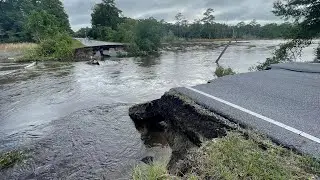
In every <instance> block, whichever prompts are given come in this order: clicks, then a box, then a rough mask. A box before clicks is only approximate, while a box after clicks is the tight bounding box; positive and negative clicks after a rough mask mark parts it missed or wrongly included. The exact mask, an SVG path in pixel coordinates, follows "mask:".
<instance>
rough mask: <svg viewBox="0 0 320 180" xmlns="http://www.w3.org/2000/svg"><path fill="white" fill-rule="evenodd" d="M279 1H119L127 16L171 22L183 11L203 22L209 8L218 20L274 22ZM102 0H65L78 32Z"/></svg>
mask: <svg viewBox="0 0 320 180" xmlns="http://www.w3.org/2000/svg"><path fill="white" fill-rule="evenodd" d="M274 1H275V0H196V1H195V0H116V4H117V6H118V7H119V9H121V10H122V11H123V15H124V16H128V17H132V18H147V17H151V16H153V17H155V18H157V19H159V20H160V19H164V20H166V21H168V22H172V21H174V16H175V15H176V14H177V13H178V12H181V13H182V14H183V15H184V16H185V17H186V18H187V19H188V20H189V21H192V20H194V19H199V18H201V17H202V14H203V12H204V11H205V10H206V9H207V8H209V7H210V8H213V9H214V10H215V16H216V20H217V21H219V22H226V23H234V22H237V21H246V22H248V21H251V20H252V19H256V20H257V21H258V22H262V23H265V22H274V21H279V18H278V17H276V16H274V15H273V14H272V12H271V10H272V4H273V2H274ZM98 2H100V0H63V3H64V6H65V9H66V11H67V13H68V14H69V18H70V22H71V26H72V28H73V29H74V30H77V29H79V28H81V27H86V26H90V19H91V17H90V14H91V12H92V8H93V6H94V4H96V3H98Z"/></svg>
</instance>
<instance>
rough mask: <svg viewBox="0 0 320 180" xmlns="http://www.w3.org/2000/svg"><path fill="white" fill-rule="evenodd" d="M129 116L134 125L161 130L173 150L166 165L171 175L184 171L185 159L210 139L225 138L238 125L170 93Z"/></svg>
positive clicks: (174, 92) (141, 105)
mask: <svg viewBox="0 0 320 180" xmlns="http://www.w3.org/2000/svg"><path fill="white" fill-rule="evenodd" d="M129 115H130V117H131V119H132V120H133V121H134V122H135V124H136V125H137V126H143V125H146V126H147V127H157V128H161V129H162V130H163V131H164V132H165V135H166V138H167V140H168V143H169V145H170V147H171V148H172V156H171V160H170V162H169V164H168V169H169V171H170V173H172V174H177V173H181V172H183V171H185V170H186V168H187V167H185V166H186V164H187V163H186V162H184V159H185V157H186V155H187V154H188V152H190V151H192V150H195V149H197V148H199V147H200V146H201V144H202V143H203V142H205V141H207V140H209V139H213V138H219V137H224V136H226V134H227V131H229V130H232V129H236V128H238V126H237V125H236V124H234V123H232V122H230V121H228V120H227V119H225V118H223V117H221V116H219V115H217V114H215V113H213V112H211V111H209V110H206V109H205V108H203V107H202V106H200V105H198V104H196V103H195V102H194V101H192V100H191V99H189V98H188V97H186V96H184V95H181V94H179V93H178V92H176V91H174V90H171V91H169V92H167V93H166V94H165V95H163V96H162V97H161V98H160V99H158V100H155V101H152V102H148V103H145V104H140V105H136V106H133V107H131V108H130V110H129Z"/></svg>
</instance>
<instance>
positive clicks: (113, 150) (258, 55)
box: [0, 41, 316, 179]
mask: <svg viewBox="0 0 320 180" xmlns="http://www.w3.org/2000/svg"><path fill="white" fill-rule="evenodd" d="M279 42H280V41H253V42H251V43H248V44H247V43H244V44H239V45H237V46H231V47H230V48H229V49H228V51H227V52H226V54H225V55H224V56H223V58H222V59H221V61H220V62H221V63H220V64H221V65H223V66H230V67H232V68H233V69H235V70H236V71H237V72H239V73H243V72H247V71H248V68H249V67H250V66H252V65H254V64H256V63H257V62H262V61H264V60H265V58H266V57H269V56H271V53H272V50H273V48H274V47H275V46H276V45H277V44H278V43H279ZM315 46H316V45H313V46H312V47H310V48H308V49H306V50H305V52H304V56H303V60H305V61H311V60H312V59H313V48H314V47H315ZM222 48H223V47H221V48H218V49H198V50H187V51H183V52H163V54H162V55H161V56H160V57H158V58H121V59H118V58H110V59H105V61H103V62H101V65H100V66H91V65H87V64H85V63H84V62H78V63H40V64H39V65H38V66H36V67H34V68H30V69H18V70H16V69H17V68H12V67H13V66H15V67H19V66H20V65H19V64H4V63H2V64H0V66H1V73H0V96H1V99H0V152H4V151H8V150H11V149H16V148H27V149H29V150H30V151H31V152H32V153H31V154H32V155H31V157H29V158H28V160H27V161H26V162H25V163H24V165H22V166H19V167H18V168H14V169H11V170H7V171H5V172H4V175H3V176H0V179H1V178H20V179H28V178H35V177H37V178H38V179H55V178H56V179H59V178H60V179H65V178H69V179H83V178H89V179H93V178H97V179H102V178H105V179H126V178H128V177H129V176H130V173H131V170H132V167H133V166H135V165H136V164H138V163H139V162H140V161H141V159H142V158H143V157H146V156H149V155H151V156H155V157H159V158H161V157H164V154H168V152H169V151H170V150H169V148H166V147H165V142H162V139H161V138H159V139H158V140H155V141H153V145H154V144H159V146H157V147H154V148H150V147H149V146H146V145H145V144H147V143H145V142H146V141H143V140H145V138H141V134H140V133H139V132H138V131H137V130H136V129H135V126H134V124H133V122H132V121H131V120H130V118H129V117H128V108H129V107H130V106H131V105H133V104H135V103H143V102H145V101H149V100H153V99H156V98H159V97H160V96H161V95H162V94H163V93H164V92H166V91H168V90H169V89H170V88H173V87H177V86H192V85H196V84H200V83H206V82H207V81H208V80H211V79H213V78H214V75H213V72H214V70H215V67H216V66H215V64H214V61H215V59H216V58H217V57H218V55H219V53H220V52H221V51H222ZM142 139H143V140H142ZM148 145H150V143H148Z"/></svg>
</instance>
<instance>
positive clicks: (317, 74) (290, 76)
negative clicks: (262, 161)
mask: <svg viewBox="0 0 320 180" xmlns="http://www.w3.org/2000/svg"><path fill="white" fill-rule="evenodd" d="M176 90H177V91H179V92H181V93H183V94H185V95H187V96H189V97H191V98H192V99H193V100H195V101H196V102H197V103H199V104H201V105H203V106H205V107H207V108H209V109H210V110H212V111H214V112H216V113H219V114H221V115H223V116H225V117H227V118H228V119H230V120H232V121H234V122H237V123H239V124H241V125H244V126H246V127H250V128H253V129H256V130H258V131H260V132H262V133H264V134H267V135H268V136H269V137H271V138H272V139H273V140H275V141H277V142H278V143H281V144H282V145H284V146H288V147H292V148H295V149H297V150H299V151H301V152H303V153H308V154H311V155H313V156H315V157H320V64H301V63H300V64H297V63H292V64H281V65H275V66H272V69H271V70H267V71H261V72H251V73H245V74H239V75H235V76H226V77H223V78H219V79H216V80H213V81H211V83H210V84H204V85H199V86H195V87H191V88H189V87H183V88H176Z"/></svg>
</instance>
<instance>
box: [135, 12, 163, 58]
mask: <svg viewBox="0 0 320 180" xmlns="http://www.w3.org/2000/svg"><path fill="white" fill-rule="evenodd" d="M163 32H164V31H163V28H162V25H161V23H160V22H158V21H157V20H156V19H154V18H149V19H142V20H139V21H138V24H137V27H136V37H135V45H137V47H138V48H139V50H140V51H143V52H145V53H147V54H151V53H156V52H158V50H159V48H160V46H161V38H162V35H163Z"/></svg>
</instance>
